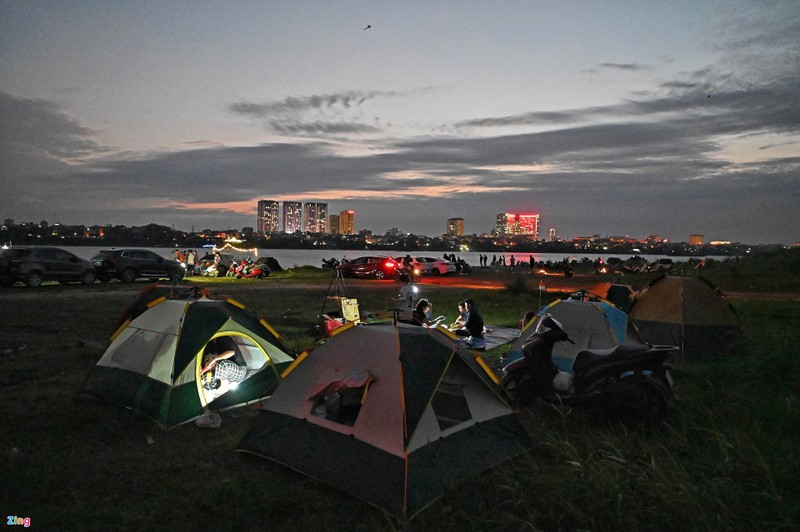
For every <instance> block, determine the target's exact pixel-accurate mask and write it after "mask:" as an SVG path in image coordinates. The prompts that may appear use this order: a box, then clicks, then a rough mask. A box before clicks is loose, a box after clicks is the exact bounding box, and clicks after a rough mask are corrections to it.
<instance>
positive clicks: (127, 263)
mask: <svg viewBox="0 0 800 532" xmlns="http://www.w3.org/2000/svg"><path fill="white" fill-rule="evenodd" d="M92 263H93V264H94V267H95V269H96V270H97V278H98V279H100V281H101V282H104V283H107V282H108V281H110V280H111V279H113V278H117V279H119V280H120V281H122V282H123V283H132V282H134V281H136V279H139V278H142V277H144V278H147V279H169V280H170V281H172V282H173V283H177V282H178V281H180V280H181V279H183V276H184V275H185V274H186V267H185V266H184V265H183V264H181V263H180V262H178V261H176V260H172V259H165V258H164V257H162V256H161V255H159V254H157V253H154V252H152V251H148V250H146V249H105V250H102V251H100V252H99V253H97V254H96V255H95V256H94V257H92Z"/></svg>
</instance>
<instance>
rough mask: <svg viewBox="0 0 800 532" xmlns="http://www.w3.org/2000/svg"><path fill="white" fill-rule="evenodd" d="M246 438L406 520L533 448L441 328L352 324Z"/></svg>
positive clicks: (288, 383)
mask: <svg viewBox="0 0 800 532" xmlns="http://www.w3.org/2000/svg"><path fill="white" fill-rule="evenodd" d="M298 361H299V363H298V364H297V366H296V367H295V368H294V369H293V370H292V371H291V372H290V373H289V374H288V375H287V376H286V378H285V379H284V380H283V381H282V382H281V386H280V387H279V388H278V389H277V390H276V392H275V394H274V395H273V396H272V397H271V398H270V399H269V401H267V402H266V403H265V405H264V408H263V409H262V410H261V411H260V412H259V414H258V415H257V416H256V418H255V421H254V426H253V428H252V429H251V430H250V431H249V432H248V433H247V435H246V436H245V438H244V439H243V440H242V442H241V443H240V445H239V450H242V451H247V452H252V453H255V454H258V455H261V456H264V457H267V458H269V459H272V460H275V461H276V462H279V463H282V464H284V465H286V466H288V467H291V468H293V469H296V470H298V471H300V472H302V473H304V474H306V475H308V476H310V477H313V478H316V479H318V480H321V481H323V482H325V483H327V484H330V485H332V486H334V487H336V488H339V489H341V490H343V491H345V492H347V493H350V494H351V495H354V496H355V497H358V498H360V499H362V500H364V501H366V502H368V503H370V504H372V505H374V506H377V507H379V508H382V509H385V510H387V511H389V512H391V513H393V514H395V515H398V516H401V517H408V518H410V517H412V516H413V515H414V514H416V513H418V512H419V511H421V510H422V509H423V508H425V507H426V506H427V505H428V504H430V503H431V502H432V501H433V500H435V499H436V498H438V497H439V496H441V495H442V494H443V493H444V491H445V490H446V489H448V488H449V487H450V486H452V485H453V484H455V483H457V482H459V481H461V480H463V479H464V478H466V477H468V476H470V475H474V474H476V473H478V472H480V471H482V470H484V469H486V468H489V467H492V466H494V465H496V464H499V463H501V462H503V461H505V460H507V459H508V458H510V457H512V456H514V455H516V454H518V453H521V452H523V451H525V450H526V449H528V448H530V447H531V445H532V442H531V440H530V439H529V437H528V435H527V433H526V432H525V430H524V429H523V427H522V426H521V424H520V422H519V420H518V419H517V417H516V414H515V413H514V412H513V411H512V409H511V408H510V407H509V406H508V404H507V403H506V401H505V399H504V397H503V395H502V392H501V390H500V389H499V388H498V386H497V384H496V383H495V381H494V380H493V377H492V376H491V374H490V370H488V368H486V367H485V366H484V365H483V362H482V360H481V359H480V356H479V355H478V354H477V353H475V352H474V351H469V350H465V349H463V348H461V347H459V345H458V344H457V342H456V341H455V339H454V338H453V337H452V336H451V335H450V334H449V333H448V332H445V331H443V330H435V329H428V328H425V327H415V326H413V325H406V324H402V323H400V324H397V325H392V324H381V325H363V326H355V325H352V324H351V325H347V326H345V327H342V328H340V329H338V330H337V331H336V332H334V335H333V337H332V338H331V339H330V340H328V341H327V342H326V343H325V344H323V345H322V346H320V347H318V348H317V349H315V350H314V351H313V352H312V353H311V354H310V355H308V356H307V357H305V358H303V359H302V360H301V358H298Z"/></svg>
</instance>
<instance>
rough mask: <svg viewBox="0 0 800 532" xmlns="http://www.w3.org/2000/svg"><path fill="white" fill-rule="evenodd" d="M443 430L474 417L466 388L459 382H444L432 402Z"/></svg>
mask: <svg viewBox="0 0 800 532" xmlns="http://www.w3.org/2000/svg"><path fill="white" fill-rule="evenodd" d="M431 406H432V407H433V412H434V414H436V420H437V421H438V422H439V428H440V429H441V430H447V429H449V428H450V427H455V426H456V425H460V424H461V423H464V422H466V421H469V420H471V419H472V413H471V412H470V410H469V405H468V404H467V399H466V398H465V397H464V389H463V388H462V387H461V386H459V385H457V384H449V383H447V382H442V383H440V384H439V389H438V390H436V393H435V394H434V395H433V401H432V402H431Z"/></svg>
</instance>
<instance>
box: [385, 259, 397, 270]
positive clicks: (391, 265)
mask: <svg viewBox="0 0 800 532" xmlns="http://www.w3.org/2000/svg"><path fill="white" fill-rule="evenodd" d="M383 265H384V266H386V267H387V268H397V263H396V262H395V261H393V260H387V261H386V262H385V263H384V264H383Z"/></svg>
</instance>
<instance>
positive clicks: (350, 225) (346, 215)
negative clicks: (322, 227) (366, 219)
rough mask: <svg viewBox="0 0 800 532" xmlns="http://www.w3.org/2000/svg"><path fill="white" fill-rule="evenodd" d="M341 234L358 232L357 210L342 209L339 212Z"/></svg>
mask: <svg viewBox="0 0 800 532" xmlns="http://www.w3.org/2000/svg"><path fill="white" fill-rule="evenodd" d="M339 234H341V235H354V234H356V211H353V210H349V211H342V212H340V213H339Z"/></svg>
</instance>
